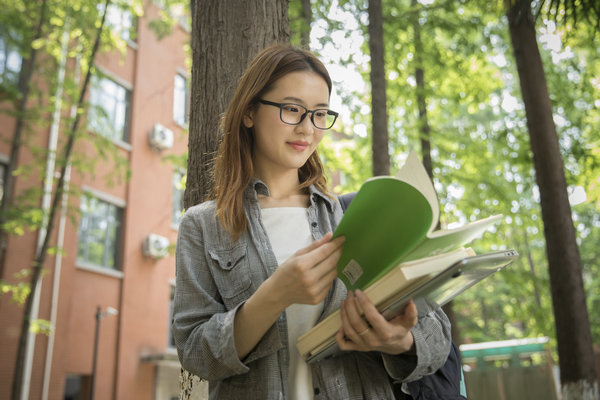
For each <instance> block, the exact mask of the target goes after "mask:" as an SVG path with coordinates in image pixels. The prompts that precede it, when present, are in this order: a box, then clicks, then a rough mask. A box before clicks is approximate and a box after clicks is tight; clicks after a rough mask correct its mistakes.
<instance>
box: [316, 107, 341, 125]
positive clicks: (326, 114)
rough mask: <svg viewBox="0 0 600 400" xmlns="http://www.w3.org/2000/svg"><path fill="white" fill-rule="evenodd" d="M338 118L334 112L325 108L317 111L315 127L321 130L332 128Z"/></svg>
mask: <svg viewBox="0 0 600 400" xmlns="http://www.w3.org/2000/svg"><path fill="white" fill-rule="evenodd" d="M336 118H337V115H336V114H335V113H334V112H333V111H331V110H327V109H325V108H323V109H320V110H315V112H314V114H313V122H314V123H315V126H316V127H317V128H319V129H329V128H331V127H332V126H333V124H334V123H335V119H336Z"/></svg>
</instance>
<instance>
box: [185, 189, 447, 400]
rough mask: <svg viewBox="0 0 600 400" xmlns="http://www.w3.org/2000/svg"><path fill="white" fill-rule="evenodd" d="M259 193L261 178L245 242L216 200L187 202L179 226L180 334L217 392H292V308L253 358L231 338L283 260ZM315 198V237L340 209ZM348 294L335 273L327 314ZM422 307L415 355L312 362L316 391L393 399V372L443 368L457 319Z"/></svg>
mask: <svg viewBox="0 0 600 400" xmlns="http://www.w3.org/2000/svg"><path fill="white" fill-rule="evenodd" d="M258 194H264V195H268V194H269V191H268V188H267V187H266V185H265V184H264V183H262V182H261V181H259V180H257V179H254V180H253V181H252V182H251V183H250V185H249V186H248V189H247V190H246V192H245V198H244V208H245V212H246V215H247V218H248V221H249V225H248V229H247V230H246V232H245V233H244V234H243V235H242V236H241V237H240V239H239V240H238V241H237V242H233V241H232V239H231V237H230V236H229V234H228V233H227V232H226V231H225V230H224V229H223V228H222V226H221V225H220V224H219V222H218V220H217V218H216V215H215V203H214V202H213V201H209V202H206V203H203V204H199V205H197V206H194V207H191V208H190V209H188V210H187V212H186V213H185V215H184V216H183V219H182V221H181V224H180V226H179V236H178V241H177V259H176V260H177V261H176V268H177V283H176V289H175V305H174V317H173V335H174V338H175V344H176V346H177V352H178V355H179V360H180V361H181V364H182V366H183V367H184V368H185V369H186V370H188V371H190V372H191V373H193V374H195V375H197V376H199V377H201V378H203V379H206V380H208V381H209V391H210V398H211V399H257V400H267V399H273V400H275V399H278V400H282V399H287V398H288V394H287V381H288V380H287V375H288V364H289V353H288V351H289V350H288V337H287V323H286V314H285V312H284V313H283V314H281V316H280V317H279V319H278V320H277V322H276V323H275V324H274V325H273V326H272V327H271V328H270V329H269V330H268V331H267V333H266V334H265V335H264V336H263V338H262V339H261V340H260V342H259V343H258V344H257V345H256V347H255V348H254V349H253V350H252V352H251V353H250V354H248V355H247V356H246V358H245V359H243V360H240V359H239V358H238V357H237V352H236V349H235V342H234V339H233V320H234V316H235V313H236V311H237V309H238V307H239V306H240V305H241V304H243V303H244V302H245V301H246V300H247V299H248V298H249V297H250V296H251V295H252V293H254V292H255V291H256V289H257V288H258V287H259V286H260V285H261V284H262V283H263V282H264V281H265V280H266V279H267V278H268V277H269V276H270V275H271V274H272V273H273V272H274V270H275V268H277V261H276V259H275V254H274V253H273V250H272V249H271V245H270V243H269V239H268V236H267V233H266V231H265V229H264V226H263V224H262V222H261V214H260V206H259V203H258ZM310 203H311V204H310V207H309V209H308V214H309V223H310V226H311V231H312V234H313V238H314V239H315V240H316V239H319V238H321V237H322V236H323V235H324V234H325V233H326V232H329V231H332V230H334V229H335V227H336V226H337V224H338V222H339V220H340V219H341V217H342V210H341V207H340V205H339V203H338V201H337V200H334V199H331V198H329V197H327V196H325V195H324V194H323V193H321V192H319V191H318V190H316V188H314V187H310ZM345 297H346V288H345V286H344V284H343V283H342V282H341V281H340V280H336V281H334V284H333V286H332V289H331V291H330V292H329V294H328V295H327V297H326V299H325V305H324V310H323V313H322V315H321V316H320V318H319V321H320V320H322V319H323V318H325V317H326V316H327V315H329V314H330V313H332V312H333V311H335V310H336V309H337V308H339V305H340V301H341V300H342V299H344V298H345ZM417 308H418V309H419V321H418V323H417V325H416V326H415V327H414V328H413V329H412V333H413V336H414V339H415V344H416V354H402V355H398V356H391V355H387V354H381V353H376V352H370V353H361V352H344V353H341V354H340V355H339V356H337V357H334V358H331V359H328V360H324V361H320V362H317V363H314V364H311V369H312V381H313V388H314V399H340V400H341V399H344V400H350V399H393V398H394V397H393V394H392V391H391V386H390V377H391V378H392V379H393V380H395V381H405V382H406V381H412V380H416V379H419V378H420V377H421V376H423V375H427V374H431V373H433V372H435V371H436V370H437V369H438V368H440V367H441V366H442V365H443V364H444V362H445V361H446V358H447V357H448V353H449V350H450V323H449V321H448V318H447V317H446V315H445V314H444V313H443V312H442V310H441V309H439V308H437V309H434V310H432V309H427V310H425V307H424V305H423V306H422V305H421V304H417ZM424 310H425V311H424Z"/></svg>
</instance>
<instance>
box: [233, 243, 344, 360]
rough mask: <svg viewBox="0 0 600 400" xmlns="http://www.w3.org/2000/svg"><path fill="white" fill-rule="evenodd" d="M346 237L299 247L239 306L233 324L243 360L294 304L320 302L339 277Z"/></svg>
mask: <svg viewBox="0 0 600 400" xmlns="http://www.w3.org/2000/svg"><path fill="white" fill-rule="evenodd" d="M343 242H344V238H343V237H340V238H336V239H334V240H331V233H328V234H326V235H325V236H323V238H321V239H319V240H317V241H315V242H313V243H312V244H311V245H309V246H307V247H305V248H304V249H301V250H298V251H297V252H296V253H295V254H294V255H293V256H292V257H290V258H289V259H288V260H287V261H285V262H284V263H283V264H281V265H280V266H279V267H278V268H277V269H276V270H275V272H274V273H273V275H271V276H270V277H269V278H268V279H267V280H266V281H264V282H263V283H262V285H260V286H259V288H258V290H257V291H256V292H254V294H253V295H252V296H250V298H249V299H248V300H247V301H246V302H245V303H244V304H242V306H241V307H240V308H239V309H238V311H237V313H236V315H235V321H234V324H233V329H234V339H235V347H236V349H237V353H238V357H239V358H240V359H243V358H244V357H246V356H247V355H248V353H250V351H251V350H252V349H253V348H254V346H256V344H257V343H258V341H259V340H260V339H261V338H262V337H263V336H264V334H265V333H266V332H267V330H268V329H269V328H270V327H271V326H272V325H273V323H274V322H275V321H277V318H279V316H280V315H281V313H282V312H283V311H284V310H285V309H286V308H287V307H288V306H290V305H292V304H296V303H300V304H319V303H320V302H321V301H323V299H325V296H327V292H328V291H329V288H330V287H331V283H332V282H333V280H334V279H335V277H336V276H337V270H336V268H335V266H336V264H337V261H338V259H339V258H340V255H341V254H342V243H343Z"/></svg>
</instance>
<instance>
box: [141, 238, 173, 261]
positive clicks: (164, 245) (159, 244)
mask: <svg viewBox="0 0 600 400" xmlns="http://www.w3.org/2000/svg"><path fill="white" fill-rule="evenodd" d="M142 253H143V254H144V255H145V256H147V257H152V258H157V259H158V258H163V257H166V256H168V255H169V239H168V238H166V237H164V236H160V235H157V234H155V233H151V234H149V235H148V236H146V237H145V238H144V242H143V243H142Z"/></svg>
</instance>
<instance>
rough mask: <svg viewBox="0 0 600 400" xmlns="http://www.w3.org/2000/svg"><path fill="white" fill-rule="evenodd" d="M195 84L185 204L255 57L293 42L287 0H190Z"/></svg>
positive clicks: (191, 383) (207, 178)
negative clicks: (223, 119) (236, 89)
mask: <svg viewBox="0 0 600 400" xmlns="http://www.w3.org/2000/svg"><path fill="white" fill-rule="evenodd" d="M190 1H191V7H190V9H191V11H192V85H191V107H190V128H189V142H188V165H187V180H186V189H185V194H184V199H183V204H184V207H185V208H189V207H191V206H193V205H195V204H199V203H201V202H203V201H204V200H206V198H207V196H208V194H209V193H210V191H211V189H212V168H213V161H214V157H215V154H216V151H217V148H218V145H219V141H220V134H219V123H220V118H221V115H222V114H223V112H224V111H225V109H226V108H227V106H228V104H229V101H230V99H231V98H232V97H233V92H234V91H235V88H236V86H237V84H238V81H239V79H240V77H241V76H242V74H243V72H244V71H245V69H246V67H247V66H248V64H249V63H250V61H251V60H252V59H253V58H254V56H255V55H256V54H257V53H258V52H259V51H261V50H262V49H264V48H265V47H267V46H268V45H270V44H273V43H281V42H289V39H290V28H289V19H288V2H287V1H285V0H256V1H241V2H240V1H237V0H220V1H213V0H190ZM180 383H181V393H180V399H190V398H193V397H194V396H195V394H194V388H196V387H198V386H199V385H198V383H199V379H198V377H196V376H194V375H192V374H191V373H189V372H188V371H186V370H184V369H182V370H181V376H180Z"/></svg>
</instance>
